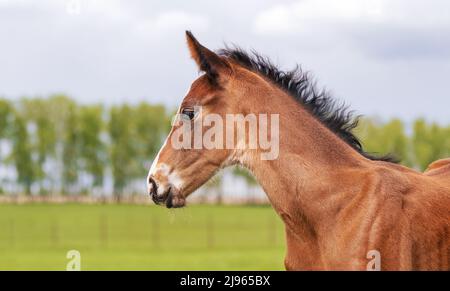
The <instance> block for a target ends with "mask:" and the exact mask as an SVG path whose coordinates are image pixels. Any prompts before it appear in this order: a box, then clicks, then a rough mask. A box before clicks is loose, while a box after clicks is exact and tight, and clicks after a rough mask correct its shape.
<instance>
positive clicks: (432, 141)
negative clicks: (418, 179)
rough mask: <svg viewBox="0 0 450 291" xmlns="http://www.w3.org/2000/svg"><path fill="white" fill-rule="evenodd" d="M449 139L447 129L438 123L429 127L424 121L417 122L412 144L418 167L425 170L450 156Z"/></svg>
mask: <svg viewBox="0 0 450 291" xmlns="http://www.w3.org/2000/svg"><path fill="white" fill-rule="evenodd" d="M449 139H450V137H449V134H448V132H447V129H445V128H441V127H439V126H438V125H437V124H436V123H433V124H431V125H429V124H427V123H426V121H425V120H424V119H418V120H416V122H414V133H413V137H412V144H413V151H414V155H415V160H416V163H417V165H418V167H419V168H420V169H421V170H424V169H426V168H427V167H428V165H429V164H430V163H431V162H433V161H435V160H438V159H440V158H444V157H446V156H447V155H448V154H449V150H448V144H449V143H450V141H449Z"/></svg>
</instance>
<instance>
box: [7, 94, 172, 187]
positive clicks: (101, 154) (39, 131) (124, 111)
mask: <svg viewBox="0 0 450 291" xmlns="http://www.w3.org/2000/svg"><path fill="white" fill-rule="evenodd" d="M169 116H170V114H169V113H168V112H167V111H166V109H165V107H164V106H161V105H149V104H146V103H141V104H139V105H136V106H129V105H120V106H112V107H109V108H105V107H103V106H100V105H79V104H76V103H75V102H74V101H73V100H71V99H70V98H68V97H66V96H61V95H59V96H52V97H51V98H47V99H41V98H35V99H22V100H21V101H19V102H17V103H12V102H9V101H7V100H0V145H1V146H2V147H1V149H2V151H0V154H1V156H0V161H1V163H0V165H1V167H2V168H3V169H2V172H3V173H4V175H2V176H3V177H2V176H0V186H1V185H4V184H8V182H9V184H11V181H10V180H11V179H14V183H13V184H16V185H17V186H19V187H20V188H21V189H20V191H21V192H25V193H27V194H29V193H31V192H38V193H41V194H46V193H51V192H58V193H78V192H83V193H86V192H87V191H86V190H87V189H90V190H93V191H95V190H96V189H102V188H103V186H104V183H105V177H108V176H110V177H111V178H112V181H113V182H112V183H113V185H112V188H113V191H114V193H115V194H117V195H120V194H121V193H122V192H124V190H125V187H127V186H129V185H130V184H132V183H133V181H134V180H135V179H142V175H143V173H145V172H146V171H147V169H148V162H149V161H151V159H152V158H153V157H154V155H155V152H156V151H157V150H158V149H159V146H160V144H161V140H162V139H163V138H164V136H165V135H166V133H167V131H168V129H169V126H170V119H169ZM12 170H14V172H15V175H14V177H11V176H10V175H6V174H7V173H11V172H12ZM0 173H1V172H0Z"/></svg>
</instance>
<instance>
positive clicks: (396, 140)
mask: <svg viewBox="0 0 450 291" xmlns="http://www.w3.org/2000/svg"><path fill="white" fill-rule="evenodd" d="M356 133H357V135H358V136H359V137H360V138H361V141H362V144H363V146H364V150H365V151H367V152H369V153H374V154H375V155H385V154H392V155H394V156H395V157H396V158H398V159H400V161H401V163H402V164H404V165H407V166H412V165H413V162H412V159H411V156H410V145H409V138H408V136H407V135H406V133H405V127H404V125H403V122H402V121H401V120H399V119H392V120H391V121H389V122H387V123H381V122H380V121H377V120H375V119H363V120H361V122H360V126H359V127H358V130H357V131H356Z"/></svg>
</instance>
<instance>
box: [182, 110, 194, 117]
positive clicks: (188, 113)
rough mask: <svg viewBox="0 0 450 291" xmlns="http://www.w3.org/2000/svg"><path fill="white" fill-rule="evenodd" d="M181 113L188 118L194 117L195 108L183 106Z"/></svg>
mask: <svg viewBox="0 0 450 291" xmlns="http://www.w3.org/2000/svg"><path fill="white" fill-rule="evenodd" d="M181 114H182V115H184V116H185V117H187V118H189V120H192V119H194V117H195V110H194V108H183V109H182V110H181Z"/></svg>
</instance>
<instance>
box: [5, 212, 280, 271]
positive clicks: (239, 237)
mask: <svg viewBox="0 0 450 291" xmlns="http://www.w3.org/2000/svg"><path fill="white" fill-rule="evenodd" d="M0 230H1V232H0V270H65V269H66V265H67V263H68V261H69V260H68V259H67V258H66V254H67V252H68V251H69V250H72V249H75V250H78V251H79V252H80V253H81V269H82V270H279V269H283V259H284V249H285V247H284V231H283V226H282V223H281V221H280V219H279V218H278V217H277V216H276V214H275V212H274V211H273V210H272V209H271V208H270V207H268V206H207V205H203V206H200V205H198V206H189V207H186V208H184V209H176V210H168V209H165V208H162V207H156V206H149V205H107V204H105V205H82V204H62V205H56V204H25V205H10V204H3V205H0Z"/></svg>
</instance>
